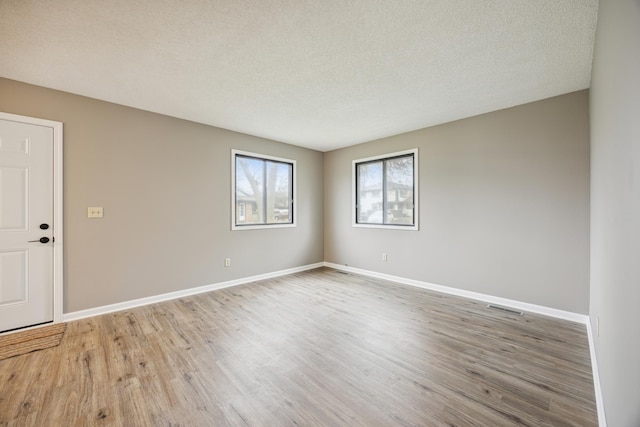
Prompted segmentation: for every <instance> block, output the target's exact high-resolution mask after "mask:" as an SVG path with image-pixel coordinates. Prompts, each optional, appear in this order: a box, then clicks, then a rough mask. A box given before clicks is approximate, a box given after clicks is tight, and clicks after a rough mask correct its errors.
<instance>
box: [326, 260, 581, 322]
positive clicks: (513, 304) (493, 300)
mask: <svg viewBox="0 0 640 427" xmlns="http://www.w3.org/2000/svg"><path fill="white" fill-rule="evenodd" d="M324 265H325V266H326V267H331V268H335V269H336V270H342V271H347V272H350V273H355V274H361V275H363V276H369V277H375V278H378V279H383V280H389V281H391V282H397V283H402V284H405V285H409V286H415V287H418V288H422V289H428V290H430V291H436V292H442V293H444V294H450V295H456V296H459V297H464V298H470V299H474V300H478V301H483V302H486V303H490V304H496V305H501V306H505V307H509V308H514V309H517V310H519V311H528V312H530V313H536V314H542V315H545V316H551V317H555V318H558V319H563V320H569V321H571V322H576V323H582V324H585V325H586V324H588V323H589V316H588V315H586V314H579V313H573V312H571V311H564V310H558V309H555V308H550V307H545V306H542V305H536V304H529V303H527V302H521V301H516V300H511V299H507V298H501V297H495V296H492V295H486V294H481V293H478V292H472V291H465V290H463V289H456V288H451V287H449V286H442V285H435V284H433V283H428V282H423V281H420V280H413V279H407V278H404V277H400V276H392V275H390V274H384V273H377V272H375V271H369V270H362V269H360V268H354V267H347V266H344V265H340V264H333V263H331V262H325V263H324Z"/></svg>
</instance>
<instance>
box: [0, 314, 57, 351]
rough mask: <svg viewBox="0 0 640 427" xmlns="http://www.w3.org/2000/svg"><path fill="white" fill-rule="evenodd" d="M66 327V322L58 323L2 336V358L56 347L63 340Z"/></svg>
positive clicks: (0, 342) (0, 343) (0, 345)
mask: <svg viewBox="0 0 640 427" xmlns="http://www.w3.org/2000/svg"><path fill="white" fill-rule="evenodd" d="M66 329H67V324H66V323H56V324H54V325H49V326H43V327H41V328H35V329H29V330H28V331H21V332H14V333H12V334H8V335H4V336H0V360H3V359H7V358H9V357H13V356H19V355H21V354H26V353H31V352H32V351H37V350H43V349H45V348H49V347H55V346H57V345H58V344H60V341H62V337H63V335H64V331H65V330H66Z"/></svg>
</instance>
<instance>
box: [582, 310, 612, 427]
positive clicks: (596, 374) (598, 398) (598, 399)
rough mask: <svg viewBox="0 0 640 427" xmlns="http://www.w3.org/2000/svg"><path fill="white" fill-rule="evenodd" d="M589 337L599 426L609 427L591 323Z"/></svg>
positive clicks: (589, 324)
mask: <svg viewBox="0 0 640 427" xmlns="http://www.w3.org/2000/svg"><path fill="white" fill-rule="evenodd" d="M587 336H588V337H589V351H590V353H591V371H592V374H593V388H594V389H595V392H596V408H597V410H598V425H599V426H600V427H607V419H606V417H605V412H604V399H603V397H602V388H601V387H600V374H599V372H598V361H597V359H596V346H595V340H594V337H593V328H592V326H591V321H588V322H587Z"/></svg>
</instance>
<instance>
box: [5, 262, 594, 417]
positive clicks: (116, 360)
mask: <svg viewBox="0 0 640 427" xmlns="http://www.w3.org/2000/svg"><path fill="white" fill-rule="evenodd" d="M0 425H11V426H13V425H16V426H92V425H95V426H102V425H113V426H138V425H139V426H147V425H148V426H156V425H157V426H177V425H184V426H226V425H230V426H247V425H249V426H292V425H307V426H315V425H323V426H387V425H389V426H393V425H398V426H512V425H513V426H520V425H526V426H565V425H574V426H595V425H597V415H596V405H595V399H594V389H593V380H592V374H591V365H590V361H589V348H588V340H587V335H586V330H585V327H584V325H580V324H576V323H571V322H565V321H559V320H556V319H551V318H547V317H544V316H539V315H533V314H526V315H525V316H523V317H522V316H519V315H513V314H508V313H504V312H501V311H496V310H492V309H488V308H487V307H486V306H485V304H482V303H480V302H476V301H472V300H467V299H464V298H458V297H453V296H449V295H443V294H438V293H435V292H429V291H425V290H422V289H417V288H412V287H407V286H405V285H399V284H395V283H391V282H386V281H382V280H376V279H371V278H367V277H362V276H357V275H352V274H344V273H341V272H337V271H335V270H331V269H326V268H323V269H318V270H312V271H309V272H304V273H299V274H294V275H290V276H286V277H280V278H275V279H270V280H264V281H260V282H255V283H251V284H247V285H241V286H237V287H233V288H228V289H225V290H219V291H214V292H210V293H206V294H200V295H197V296H192V297H188V298H181V299H178V300H173V301H169V302H163V303H159V304H155V305H150V306H145V307H140V308H136V309H132V310H126V311H121V312H117V313H113V314H107V315H103V316H97V317H93V318H88V319H84V320H79V321H75V322H71V323H69V326H68V329H67V332H66V335H65V337H64V339H63V341H62V343H61V345H60V346H58V347H56V348H52V349H47V350H42V351H39V352H35V353H31V354H27V355H23V356H18V357H14V358H11V359H7V360H3V361H0Z"/></svg>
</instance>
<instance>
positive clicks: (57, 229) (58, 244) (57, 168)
mask: <svg viewBox="0 0 640 427" xmlns="http://www.w3.org/2000/svg"><path fill="white" fill-rule="evenodd" d="M0 119H2V120H7V121H12V122H18V123H25V124H30V125H37V126H44V127H48V128H51V129H53V231H54V240H53V323H60V322H62V320H63V318H62V316H63V303H64V296H63V284H64V262H63V255H64V250H63V244H64V233H63V228H62V227H63V217H62V213H63V209H62V202H63V197H62V175H63V174H62V164H63V162H62V122H56V121H53V120H46V119H38V118H35V117H28V116H20V115H17V114H10V113H3V112H0Z"/></svg>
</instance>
